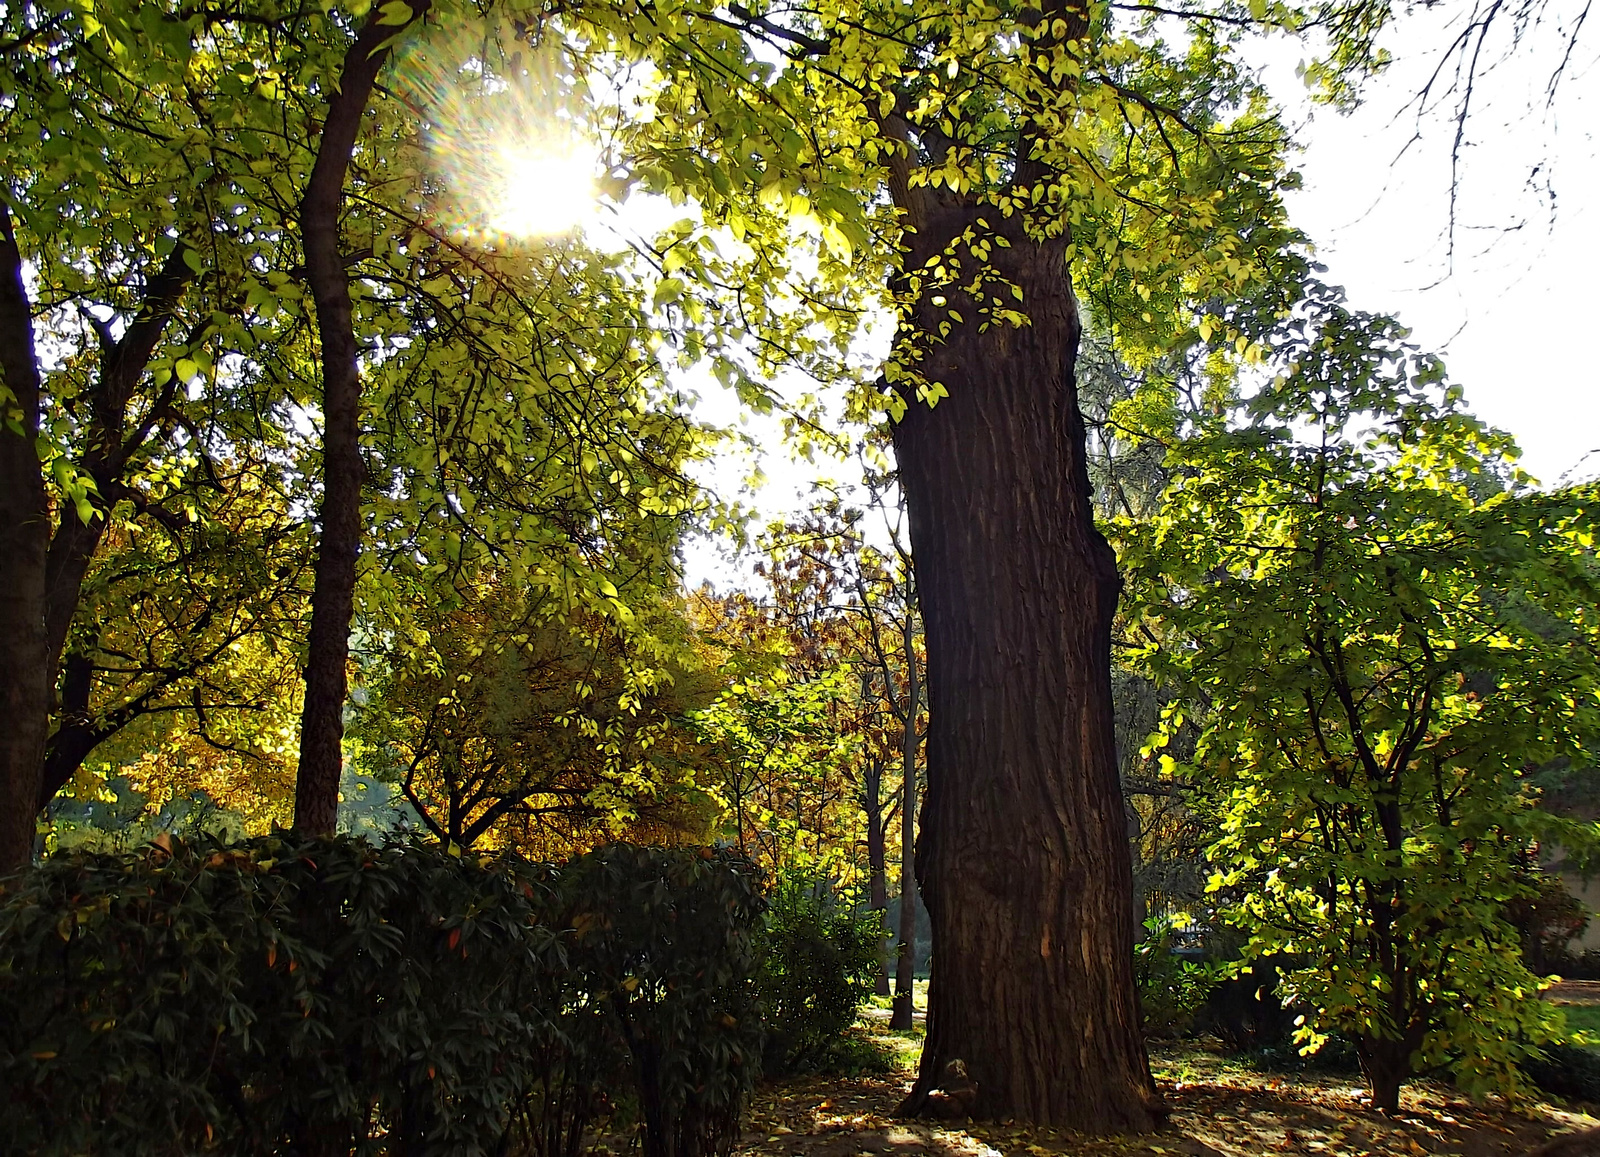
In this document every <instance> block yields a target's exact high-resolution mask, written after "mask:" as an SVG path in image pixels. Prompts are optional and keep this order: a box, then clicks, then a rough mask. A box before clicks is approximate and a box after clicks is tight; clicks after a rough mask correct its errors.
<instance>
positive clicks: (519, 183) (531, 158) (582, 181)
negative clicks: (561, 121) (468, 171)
mask: <svg viewBox="0 0 1600 1157" xmlns="http://www.w3.org/2000/svg"><path fill="white" fill-rule="evenodd" d="M484 168H485V170H486V172H485V173H484V174H483V177H484V179H483V181H482V189H481V192H480V195H481V196H482V198H483V209H482V213H483V224H484V227H485V228H486V229H488V230H489V231H490V232H493V233H499V234H502V235H504V236H506V237H512V238H535V237H553V236H558V235H560V234H563V233H569V232H571V231H572V230H574V229H576V228H578V227H579V226H581V225H583V224H584V223H585V222H586V221H587V220H588V219H589V218H590V217H591V216H593V214H594V212H595V205H596V201H595V172H596V168H597V160H596V156H595V150H594V149H593V147H588V146H586V142H584V141H583V140H581V139H580V138H578V137H577V135H576V134H571V135H568V134H563V133H560V132H557V133H553V134H537V135H535V134H527V135H518V136H514V137H512V138H511V139H506V140H502V141H499V142H497V143H496V144H495V145H494V146H493V147H492V148H491V149H490V151H489V155H488V156H487V157H486V158H485V163H484Z"/></svg>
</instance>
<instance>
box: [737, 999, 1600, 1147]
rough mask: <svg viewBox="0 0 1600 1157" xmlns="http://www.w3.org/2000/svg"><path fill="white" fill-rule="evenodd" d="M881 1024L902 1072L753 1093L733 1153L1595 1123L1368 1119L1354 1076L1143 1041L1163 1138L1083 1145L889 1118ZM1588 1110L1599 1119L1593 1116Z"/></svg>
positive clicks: (876, 1015)
mask: <svg viewBox="0 0 1600 1157" xmlns="http://www.w3.org/2000/svg"><path fill="white" fill-rule="evenodd" d="M1554 995H1555V996H1556V998H1557V999H1558V1000H1559V1001H1560V1002H1561V1003H1564V1004H1568V1003H1572V1004H1577V1005H1578V1006H1579V1007H1582V1006H1584V1005H1591V1004H1592V1005H1594V1006H1595V1007H1594V1009H1593V1011H1595V1012H1596V1013H1600V985H1594V986H1593V991H1590V990H1588V989H1585V990H1582V991H1579V990H1576V989H1571V988H1568V989H1564V990H1558V991H1557V992H1556V993H1555V994H1554ZM885 1015H886V1014H885V1013H884V1012H883V1011H882V1010H878V1009H874V1008H869V1009H868V1010H867V1016H866V1017H864V1018H863V1022H862V1025H861V1027H860V1028H859V1029H858V1031H859V1032H861V1033H862V1034H863V1035H866V1036H869V1037H871V1038H872V1039H874V1040H876V1041H877V1042H878V1043H880V1044H883V1045H886V1046H887V1047H889V1048H890V1049H892V1050H894V1055H895V1056H896V1058H897V1060H898V1063H899V1064H900V1066H901V1067H900V1068H899V1069H897V1070H896V1071H893V1072H891V1073H889V1074H886V1075H880V1076H864V1077H837V1076H830V1077H810V1078H804V1079H800V1080H795V1081H788V1082H781V1083H773V1084H770V1085H766V1086H764V1087H763V1088H762V1089H761V1090H760V1092H759V1094H758V1096H757V1099H756V1103H755V1104H754V1106H753V1107H752V1111H751V1113H750V1115H749V1119H748V1124H747V1132H746V1133H745V1136H744V1138H743V1140H742V1142H741V1144H740V1146H739V1149H738V1154H739V1155H740V1157H1147V1155H1150V1157H1153V1155H1178V1154H1184V1155H1188V1157H1265V1155H1275V1154H1305V1155H1311V1154H1317V1155H1325V1157H1416V1155H1419V1154H1434V1153H1438V1154H1452V1155H1458V1157H1502V1155H1510V1154H1517V1155H1519V1157H1520V1155H1522V1154H1525V1153H1526V1152H1527V1151H1528V1150H1529V1149H1531V1148H1532V1147H1533V1146H1534V1145H1536V1144H1538V1143H1540V1142H1541V1141H1544V1140H1545V1139H1546V1138H1548V1137H1549V1136H1551V1135H1552V1134H1554V1133H1559V1132H1565V1131H1567V1130H1569V1129H1584V1128H1591V1127H1594V1126H1596V1125H1600V1117H1594V1116H1590V1115H1588V1114H1587V1113H1585V1112H1584V1111H1583V1108H1584V1107H1582V1106H1577V1105H1563V1104H1554V1103H1544V1102H1538V1103H1527V1104H1522V1105H1518V1106H1515V1107H1507V1106H1506V1105H1504V1104H1503V1103H1500V1102H1496V1101H1491V1102H1489V1103H1487V1104H1481V1105H1474V1104H1473V1103H1472V1102H1471V1101H1469V1100H1467V1099H1466V1098H1465V1097H1462V1096H1461V1095H1460V1094H1459V1093H1457V1092H1455V1090H1453V1089H1451V1088H1449V1087H1448V1086H1446V1085H1442V1084H1436V1083H1433V1082H1418V1083H1416V1084H1414V1085H1412V1086H1411V1087H1409V1088H1408V1089H1407V1090H1406V1092H1405V1094H1404V1096H1403V1098H1402V1112H1401V1113H1400V1115H1399V1116H1398V1117H1396V1118H1390V1117H1386V1116H1384V1115H1382V1114H1380V1113H1376V1112H1374V1111H1373V1110H1372V1108H1371V1107H1370V1102H1369V1101H1368V1100H1367V1098H1366V1093H1365V1090H1363V1089H1361V1088H1359V1087H1358V1082H1357V1081H1356V1080H1355V1078H1354V1077H1352V1076H1351V1075H1348V1074H1343V1075H1320V1074H1308V1073H1299V1074H1295V1075H1293V1076H1284V1075H1274V1074H1272V1073H1268V1072H1259V1071H1255V1070H1252V1069H1250V1068H1248V1067H1245V1066H1242V1065H1240V1064H1238V1063H1237V1062H1234V1061H1231V1060H1230V1059H1228V1058H1226V1057H1224V1056H1223V1055H1222V1054H1221V1051H1220V1049H1219V1048H1218V1047H1217V1046H1216V1045H1215V1044H1214V1043H1213V1044H1212V1045H1211V1046H1210V1047H1207V1043H1206V1042H1205V1041H1204V1040H1203V1039H1202V1040H1200V1041H1194V1042H1182V1043H1172V1044H1156V1045H1153V1046H1152V1052H1151V1066H1152V1068H1153V1069H1154V1071H1155V1076H1156V1081H1157V1084H1158V1086H1159V1087H1160V1090H1161V1095H1162V1097H1163V1098H1164V1099H1165V1100H1166V1102H1167V1104H1168V1106H1169V1107H1170V1108H1171V1110H1172V1117H1171V1120H1170V1122H1169V1124H1168V1126H1167V1128H1166V1129H1165V1130H1164V1131H1162V1132H1160V1133H1156V1134H1151V1135H1148V1136H1140V1137H1119V1138H1109V1139H1092V1138H1085V1137H1081V1136H1078V1135H1075V1134H1071V1133H1063V1132H1057V1131H1054V1130H1048V1129H1025V1128H1020V1127H1014V1126H1007V1125H1004V1124H996V1125H989V1124H973V1125H967V1126H956V1125H952V1126H948V1127H945V1126H941V1125H938V1124H934V1123H928V1122H912V1121H896V1120H894V1119H893V1116H892V1115H893V1113H894V1110H895V1106H896V1105H897V1104H898V1103H899V1101H900V1098H901V1097H902V1096H904V1094H905V1092H906V1090H907V1088H909V1086H910V1080H911V1075H912V1071H913V1067H914V1064H915V1060H916V1053H917V1048H918V1047H919V1041H918V1039H917V1034H915V1033H912V1034H892V1033H889V1032H887V1030H885V1029H884V1028H883V1027H882V1026H883V1019H884V1017H885ZM1589 1108H1593V1109H1594V1111H1595V1112H1596V1113H1600V1107H1594V1106H1589Z"/></svg>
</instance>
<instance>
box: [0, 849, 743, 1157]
mask: <svg viewBox="0 0 1600 1157" xmlns="http://www.w3.org/2000/svg"><path fill="white" fill-rule="evenodd" d="M755 884H756V881H755V873H754V869H753V868H752V867H751V866H750V865H749V864H748V862H747V861H743V860H741V859H739V858H737V857H734V856H731V855H728V854H725V853H713V852H710V851H706V852H703V853H693V852H663V851H650V850H645V849H638V848H608V849H603V850H601V851H599V852H596V853H593V854H591V855H590V856H588V857H584V858H583V859H581V860H579V861H576V862H575V863H574V864H572V865H569V866H567V867H564V868H555V867H550V866H533V865H528V864H526V863H524V862H521V861H517V860H509V859H508V860H502V861H498V862H494V863H488V862H480V861H478V860H476V859H473V858H459V857H454V856H450V855H448V854H446V853H444V852H442V851H440V850H438V849H436V848H433V847H429V846H425V845H421V844H416V843H405V842H396V843H391V844H388V845H386V846H383V847H374V846H372V845H369V844H367V843H365V842H364V841H361V840H352V839H340V840H297V839H294V838H291V837H287V836H273V837H270V838H265V839H258V840H251V841H248V842H246V843H244V844H241V845H238V846H234V847H222V846H218V845H186V844H175V845H173V846H171V847H170V849H169V850H160V849H152V850H151V851H150V852H149V853H148V854H142V855H122V856H113V855H76V856H60V857H54V858H52V859H50V860H48V861H46V863H45V864H44V865H43V866H42V867H40V868H38V869H36V870H34V871H32V872H29V873H27V874H25V875H23V876H21V877H18V878H15V879H13V880H11V881H9V882H8V884H7V886H6V890H5V892H4V894H3V896H0V1108H3V1110H4V1116H5V1120H6V1123H7V1134H6V1145H7V1147H8V1148H9V1149H11V1150H12V1151H17V1152H28V1153H37V1154H68V1153H71V1154H88V1155H94V1154H117V1155H119V1157H120V1155H122V1154H179V1153H184V1154H187V1153H196V1152H226V1153H238V1154H255V1153H263V1154H264V1153H274V1152H291V1153H300V1154H305V1155H307V1157H311V1155H313V1154H315V1155H318V1157H320V1155H323V1154H348V1153H393V1154H399V1153H406V1154H412V1153H429V1154H432V1153H441V1154H442V1153H452V1154H476V1153H487V1152H504V1151H506V1150H507V1149H508V1148H515V1149H522V1150H525V1151H528V1152H533V1153H538V1154H541V1155H543V1157H570V1155H572V1154H575V1153H576V1152H577V1151H578V1148H579V1145H580V1142H581V1139H582V1136H583V1133H584V1131H585V1129H586V1128H587V1127H588V1126H589V1125H590V1124H591V1123H593V1122H594V1121H595V1119H596V1118H597V1117H598V1116H599V1115H601V1114H603V1113H605V1112H607V1111H608V1110H609V1109H612V1108H614V1107H615V1106H616V1105H617V1104H619V1103H630V1104H631V1105H632V1106H633V1107H635V1108H636V1109H637V1111H638V1113H639V1116H640V1117H641V1119H642V1121H643V1124H644V1126H645V1134H646V1136H645V1146H646V1150H647V1151H648V1152H649V1153H650V1154H651V1157H699V1155H701V1154H704V1153H708V1152H712V1151H715V1150H719V1149H725V1148H726V1147H727V1145H728V1144H729V1143H730V1142H731V1139H732V1136H733V1122H734V1121H735V1120H736V1118H737V1114H738V1111H739V1107H740V1104H741V1102H742V1097H743V1094H744V1092H745V1090H747V1089H748V1088H749V1086H750V1084H751V1082H752V1080H753V1078H754V1064H753V1061H752V1060H750V1059H747V1058H749V1056H750V1054H751V1053H752V1051H753V1050H754V1048H755V1047H756V1041H757V1040H758V1037H757V1035H756V1033H757V1030H756V1029H755V1028H754V1025H753V1022H754V1016H753V1015H752V1009H753V998H752V995H751V991H750V989H751V986H750V982H749V980H748V976H749V970H750V967H751V964H752V957H751V950H750V941H751V933H752V930H753V928H754V927H755V926H756V924H757V923H758V921H759V916H760V912H761V908H762V901H761V899H760V896H759V893H758V891H757V889H756V886H755ZM669 927H670V928H673V929H677V930H679V931H678V933H677V935H676V936H675V937H667V938H665V939H663V938H660V937H659V936H658V934H659V933H660V932H661V930H663V929H666V928H669ZM741 999H742V1000H743V1004H741V1003H740V1000H741ZM724 1017H727V1018H730V1019H731V1021H732V1023H728V1022H727V1021H725V1020H724ZM662 1058H666V1060H665V1063H662Z"/></svg>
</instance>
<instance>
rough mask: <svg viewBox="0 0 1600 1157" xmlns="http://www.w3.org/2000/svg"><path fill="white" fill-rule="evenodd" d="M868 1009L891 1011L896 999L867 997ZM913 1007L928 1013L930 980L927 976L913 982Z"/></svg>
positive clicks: (890, 997)
mask: <svg viewBox="0 0 1600 1157" xmlns="http://www.w3.org/2000/svg"><path fill="white" fill-rule="evenodd" d="M890 983H891V987H892V986H893V982H892V981H891V982H890ZM867 1007H868V1008H881V1009H884V1010H888V1009H891V1008H893V1007H894V997H892V996H876V995H874V996H869V997H867ZM911 1007H912V1008H913V1009H915V1010H916V1011H917V1012H927V1011H928V978H927V977H926V976H919V977H917V978H916V979H915V980H913V981H912V982H911Z"/></svg>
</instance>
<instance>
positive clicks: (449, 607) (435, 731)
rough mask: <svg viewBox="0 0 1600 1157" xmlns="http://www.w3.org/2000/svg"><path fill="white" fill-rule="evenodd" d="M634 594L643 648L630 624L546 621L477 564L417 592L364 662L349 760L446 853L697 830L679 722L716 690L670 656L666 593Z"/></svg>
mask: <svg viewBox="0 0 1600 1157" xmlns="http://www.w3.org/2000/svg"><path fill="white" fill-rule="evenodd" d="M634 602H635V605H637V606H639V607H640V615H641V618H642V619H644V620H645V622H644V623H641V624H640V626H648V630H649V632H650V637H653V638H654V639H655V641H656V644H657V646H656V649H655V651H654V652H652V651H650V650H647V649H645V648H644V647H642V646H641V645H640V644H641V640H642V639H643V638H645V637H646V636H645V635H644V633H643V631H636V632H633V633H632V634H623V633H621V632H618V631H617V630H615V629H614V628H613V627H611V625H610V624H608V623H607V622H605V621H604V620H603V619H598V618H596V617H594V616H589V617H587V618H576V617H572V616H569V615H562V614H560V613H558V608H555V607H553V606H551V604H553V603H555V600H554V599H553V598H552V597H550V596H548V595H541V594H539V593H537V592H529V591H527V590H518V589H515V588H511V587H509V586H508V585H507V584H506V583H505V582H503V581H502V580H500V579H499V578H498V577H497V576H495V575H494V574H492V573H488V574H482V575H480V576H478V578H477V580H476V581H475V582H472V583H470V584H469V583H466V582H460V583H457V584H454V585H453V586H452V587H451V588H448V589H445V590H440V589H438V588H437V587H436V588H434V589H433V590H432V591H430V592H428V593H427V594H426V595H420V596H419V597H417V598H416V603H417V605H416V607H415V609H414V610H413V613H412V616H411V618H410V620H409V622H408V624H407V628H406V630H405V631H404V632H398V631H397V632H395V641H394V644H393V645H392V646H391V647H389V648H388V649H387V653H386V654H384V655H383V656H382V658H381V659H375V660H369V662H368V671H369V674H368V675H367V677H366V679H365V681H364V682H365V685H364V687H363V694H362V696H361V702H360V703H359V706H358V708H357V710H356V713H355V717H356V722H355V726H354V729H353V731H354V737H355V738H356V739H357V740H358V741H359V748H358V756H357V759H356V764H357V766H359V767H361V768H363V769H364V770H367V771H369V772H371V773H372V774H374V775H376V776H378V777H379V778H381V779H385V780H389V781H391V782H396V783H398V784H399V786H400V790H401V792H402V793H403V795H404V796H405V798H406V799H407V800H408V801H409V802H410V803H411V805H412V806H413V807H414V808H415V809H416V811H417V814H418V815H419V816H420V817H421V819H422V822H423V824H424V825H425V826H426V827H427V828H428V830H429V831H430V832H432V833H433V834H434V835H435V836H436V837H438V839H439V840H440V842H442V843H446V844H449V845H452V846H455V847H460V848H468V847H472V846H474V845H482V844H485V843H498V844H499V845H501V846H505V845H507V844H511V845H514V846H517V847H520V848H521V849H522V850H523V851H524V852H525V853H528V854H537V855H539V856H541V857H545V858H550V857H560V856H565V855H571V854H574V853H575V852H576V851H580V850H583V849H584V848H585V847H587V846H589V845H591V844H593V843H595V842H599V841H601V840H604V839H606V838H617V837H618V836H619V835H621V834H623V833H630V832H631V833H633V834H634V835H636V836H638V835H643V834H647V833H648V834H653V835H654V837H655V838H656V839H657V840H667V841H670V840H671V839H672V838H674V836H677V837H678V838H685V837H687V838H696V837H700V836H703V834H704V832H705V830H706V829H708V828H709V827H710V825H711V823H712V818H713V808H712V805H711V796H710V790H709V787H708V786H707V785H705V784H702V783H701V782H700V776H699V774H698V772H697V766H696V765H697V756H698V755H699V754H700V748H699V746H698V744H697V743H696V742H695V739H694V736H693V733H692V731H691V728H690V725H689V722H688V719H687V716H688V714H689V713H690V712H692V711H694V710H697V709H699V708H703V707H705V706H706V705H707V704H709V703H710V702H711V701H712V700H714V699H715V698H716V695H717V693H718V692H719V691H720V690H721V687H720V684H719V681H718V680H717V678H716V674H715V672H714V671H713V670H706V669H703V668H701V667H697V666H690V665H688V664H686V663H685V662H684V661H683V660H682V659H681V658H680V656H681V655H682V654H684V653H685V652H686V651H688V650H689V648H688V645H687V642H686V640H685V639H684V638H683V637H681V636H686V635H687V632H688V630H689V628H688V624H687V622H686V621H685V620H684V619H683V618H682V616H681V615H680V614H678V613H676V612H675V608H674V607H673V606H672V605H671V604H670V602H667V601H665V600H664V603H663V605H662V606H661V607H660V608H658V609H657V610H655V611H654V612H653V613H647V612H646V611H645V609H644V606H643V602H642V600H640V599H638V598H635V599H634ZM674 635H678V636H680V637H679V638H676V639H675V638H673V637H672V636H674Z"/></svg>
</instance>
